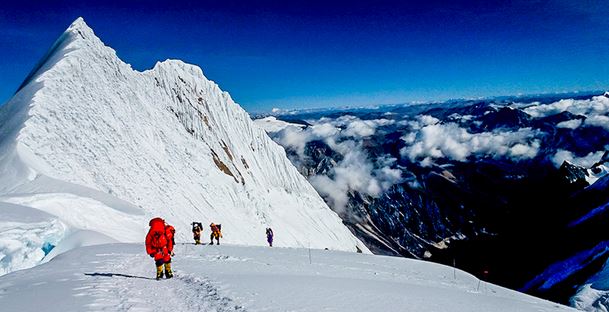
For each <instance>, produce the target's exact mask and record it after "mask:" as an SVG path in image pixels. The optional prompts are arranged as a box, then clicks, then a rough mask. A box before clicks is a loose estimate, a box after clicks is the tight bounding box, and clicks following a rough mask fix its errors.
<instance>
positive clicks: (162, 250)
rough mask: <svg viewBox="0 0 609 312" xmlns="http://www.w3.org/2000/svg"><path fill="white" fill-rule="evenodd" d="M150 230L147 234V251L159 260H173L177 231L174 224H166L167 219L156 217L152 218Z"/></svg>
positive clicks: (167, 261) (165, 261)
mask: <svg viewBox="0 0 609 312" xmlns="http://www.w3.org/2000/svg"><path fill="white" fill-rule="evenodd" d="M148 225H150V230H149V231H148V234H147V235H146V253H148V254H149V255H150V256H151V257H154V260H155V261H157V262H161V261H162V262H163V263H169V262H171V253H172V252H173V244H174V242H173V234H174V232H175V230H174V228H173V226H171V225H167V226H166V225H165V220H163V219H161V218H154V219H152V220H150V223H148Z"/></svg>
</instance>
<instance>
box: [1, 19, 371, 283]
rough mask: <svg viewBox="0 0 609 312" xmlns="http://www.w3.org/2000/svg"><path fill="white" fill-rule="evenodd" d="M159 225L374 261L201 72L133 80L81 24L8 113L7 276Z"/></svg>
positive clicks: (150, 73) (172, 68)
mask: <svg viewBox="0 0 609 312" xmlns="http://www.w3.org/2000/svg"><path fill="white" fill-rule="evenodd" d="M6 207H9V208H10V209H9V208H6ZM8 215H10V218H9V217H7V216H8ZM153 216H161V217H163V218H165V219H166V220H167V221H168V222H169V223H172V224H173V225H175V226H176V228H177V239H178V241H187V240H188V241H189V240H190V234H189V232H190V223H191V222H193V221H201V222H207V223H209V222H215V223H221V224H222V229H223V234H224V241H225V242H228V243H232V244H245V245H264V244H265V231H264V229H265V228H266V227H268V226H270V227H272V228H273V229H274V231H275V233H276V234H277V235H276V245H277V246H289V247H305V246H306V247H309V246H310V247H312V248H329V249H335V250H344V251H356V250H357V249H358V248H359V249H360V250H363V251H364V252H368V249H367V248H366V247H365V246H364V245H363V244H362V243H361V242H360V241H359V240H357V239H356V238H355V237H354V236H353V235H352V234H351V232H349V230H348V229H347V228H346V227H345V226H344V225H343V223H342V221H341V219H340V218H339V217H338V216H337V215H336V214H335V213H334V212H332V211H331V210H330V209H329V208H328V206H327V205H326V204H325V203H324V201H323V200H322V199H321V198H320V197H319V195H318V194H317V193H316V192H315V190H314V189H313V188H312V187H311V185H310V184H308V182H307V181H306V179H305V178H304V177H302V176H301V175H300V174H299V173H298V171H297V170H296V169H295V168H294V167H293V165H292V164H291V163H290V162H289V160H288V159H287V158H286V155H285V152H284V150H283V148H282V147H280V146H278V145H277V144H275V143H274V142H273V141H272V140H271V139H270V138H269V137H268V136H267V135H266V133H265V132H264V130H262V129H260V128H258V127H257V126H255V125H254V124H253V123H252V121H251V119H250V118H249V116H248V114H247V113H246V112H245V111H244V110H243V109H242V108H241V107H240V106H239V105H238V104H236V103H235V102H234V101H233V100H232V99H231V97H230V95H229V94H228V93H226V92H223V91H222V90H221V89H220V88H219V87H218V85H216V84H215V83H214V82H213V81H210V80H208V79H207V78H206V77H205V76H204V75H203V72H202V70H201V69H200V68H199V67H197V66H193V65H189V64H186V63H183V62H181V61H177V60H167V61H164V62H159V63H157V64H156V65H155V66H154V68H152V69H150V70H147V71H144V72H139V71H136V70H133V69H132V68H131V66H130V65H129V64H126V63H125V62H123V61H121V60H120V59H119V58H118V57H117V56H116V53H115V51H114V50H113V49H111V48H110V47H107V46H105V45H104V44H103V42H102V41H101V40H100V39H99V38H97V37H96V36H95V34H94V32H93V30H92V29H91V28H89V27H88V26H87V25H86V23H85V22H84V20H83V19H82V18H79V19H77V20H76V21H75V22H74V23H73V24H72V25H71V26H70V27H69V28H68V29H67V30H66V31H65V32H64V33H63V34H62V35H61V36H60V38H59V39H58V40H57V42H56V43H55V44H54V45H53V47H52V48H51V49H50V50H49V52H48V53H47V55H46V56H45V57H44V58H43V59H42V60H41V61H40V62H39V64H38V65H37V66H36V67H35V68H34V70H33V71H32V72H31V73H30V75H29V76H28V77H27V78H26V80H25V81H24V83H23V84H22V86H21V87H20V88H19V90H18V91H17V93H16V94H15V95H14V97H13V98H12V99H11V100H9V101H8V102H7V103H6V104H5V105H3V106H2V107H1V108H0V257H1V259H0V266H1V267H0V274H1V273H6V272H9V271H11V270H14V269H19V268H23V267H28V266H32V265H34V264H36V263H38V262H40V261H41V260H42V259H43V258H44V257H45V254H49V255H53V254H57V253H58V251H62V250H67V249H70V248H71V247H75V246H82V245H88V244H92V243H99V242H114V241H119V242H141V241H142V240H143V237H144V235H145V231H146V229H147V220H148V219H149V218H150V217H153ZM32 228H36V229H38V230H36V231H35V232H34V233H39V234H37V235H28V236H20V235H17V234H16V233H26V232H28V233H31V231H30V230H29V229H32ZM40 229H48V231H42V230H40ZM8 233H12V234H11V235H8ZM51 234H52V235H51ZM28 237H30V238H28ZM49 246H51V247H49ZM53 247H55V249H54V250H53V251H50V253H49V250H50V248H53ZM45 248H46V249H45ZM33 250H35V252H32V251H33ZM24 257H25V258H28V257H29V258H28V260H27V261H25V260H19V259H23V258H24ZM46 257H47V258H48V257H49V256H48V255H47V256H46Z"/></svg>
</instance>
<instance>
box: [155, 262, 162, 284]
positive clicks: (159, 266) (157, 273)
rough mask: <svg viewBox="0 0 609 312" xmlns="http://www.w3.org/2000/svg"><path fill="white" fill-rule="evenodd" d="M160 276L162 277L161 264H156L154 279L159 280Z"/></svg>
mask: <svg viewBox="0 0 609 312" xmlns="http://www.w3.org/2000/svg"><path fill="white" fill-rule="evenodd" d="M161 278H163V265H162V264H161V265H157V266H156V279H157V280H160V279H161Z"/></svg>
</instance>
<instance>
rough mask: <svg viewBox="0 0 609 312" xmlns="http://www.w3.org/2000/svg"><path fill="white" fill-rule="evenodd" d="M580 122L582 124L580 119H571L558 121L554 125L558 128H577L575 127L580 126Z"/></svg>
mask: <svg viewBox="0 0 609 312" xmlns="http://www.w3.org/2000/svg"><path fill="white" fill-rule="evenodd" d="M581 124H582V121H581V119H572V120H567V121H563V122H559V123H558V124H557V125H556V126H557V127H558V128H567V129H577V128H579V126H581Z"/></svg>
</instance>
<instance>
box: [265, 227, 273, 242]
mask: <svg viewBox="0 0 609 312" xmlns="http://www.w3.org/2000/svg"><path fill="white" fill-rule="evenodd" d="M266 241H267V242H268V243H269V247H273V229H271V228H266Z"/></svg>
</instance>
